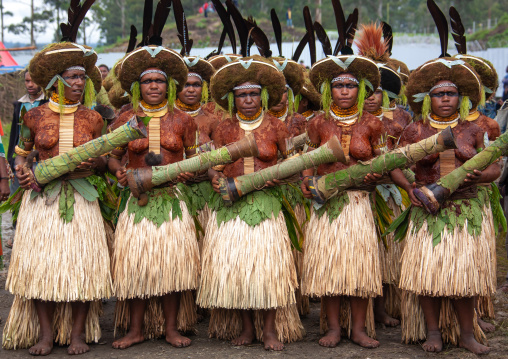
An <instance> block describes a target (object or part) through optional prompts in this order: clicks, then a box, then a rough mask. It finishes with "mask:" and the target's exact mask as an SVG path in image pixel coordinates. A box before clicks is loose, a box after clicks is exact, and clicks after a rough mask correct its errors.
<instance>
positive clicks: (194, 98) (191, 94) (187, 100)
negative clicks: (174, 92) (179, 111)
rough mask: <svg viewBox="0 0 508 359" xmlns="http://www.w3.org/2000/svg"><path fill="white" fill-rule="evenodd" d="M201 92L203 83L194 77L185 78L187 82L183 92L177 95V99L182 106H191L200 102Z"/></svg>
mask: <svg viewBox="0 0 508 359" xmlns="http://www.w3.org/2000/svg"><path fill="white" fill-rule="evenodd" d="M202 90H203V83H202V82H201V80H200V79H199V77H196V76H189V77H187V82H186V83H185V86H184V87H183V90H182V91H181V92H179V93H178V98H179V99H180V101H182V102H183V103H184V104H186V105H189V106H192V105H195V104H197V103H199V101H201V92H202Z"/></svg>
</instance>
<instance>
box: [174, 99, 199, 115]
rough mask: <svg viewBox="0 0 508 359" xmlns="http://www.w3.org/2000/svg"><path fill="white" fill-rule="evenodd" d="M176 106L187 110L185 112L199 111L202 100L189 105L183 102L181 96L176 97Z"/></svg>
mask: <svg viewBox="0 0 508 359" xmlns="http://www.w3.org/2000/svg"><path fill="white" fill-rule="evenodd" d="M175 106H176V108H177V109H179V110H182V111H185V112H191V111H199V109H201V103H200V102H198V103H196V104H194V105H187V104H186V103H183V102H182V101H181V100H180V99H179V98H177V99H176V101H175Z"/></svg>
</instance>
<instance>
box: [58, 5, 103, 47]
mask: <svg viewBox="0 0 508 359" xmlns="http://www.w3.org/2000/svg"><path fill="white" fill-rule="evenodd" d="M94 2H95V0H86V1H85V2H84V3H83V5H81V4H80V0H71V3H70V5H69V9H68V10H67V17H68V18H67V23H66V24H65V23H61V24H60V31H61V32H62V39H61V41H71V42H76V37H77V36H78V29H79V25H81V22H82V21H83V19H84V18H85V15H86V13H87V12H88V10H90V8H91V7H92V5H93V3H94Z"/></svg>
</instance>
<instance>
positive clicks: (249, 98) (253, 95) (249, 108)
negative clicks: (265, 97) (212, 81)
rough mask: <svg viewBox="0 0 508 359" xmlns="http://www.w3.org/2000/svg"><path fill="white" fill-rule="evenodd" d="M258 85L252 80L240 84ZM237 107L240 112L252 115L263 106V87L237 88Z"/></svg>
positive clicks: (248, 115)
mask: <svg viewBox="0 0 508 359" xmlns="http://www.w3.org/2000/svg"><path fill="white" fill-rule="evenodd" d="M246 85H257V84H255V83H252V82H244V83H242V84H239V85H238V86H246ZM234 94H235V107H236V109H237V111H238V112H240V113H241V114H242V115H244V116H247V117H252V116H254V115H255V114H256V113H258V111H259V109H260V108H261V89H258V88H253V89H241V90H235V92H234Z"/></svg>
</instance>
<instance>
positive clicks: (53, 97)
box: [49, 92, 81, 108]
mask: <svg viewBox="0 0 508 359" xmlns="http://www.w3.org/2000/svg"><path fill="white" fill-rule="evenodd" d="M49 101H50V102H52V103H53V104H54V105H57V106H59V101H60V97H59V96H58V94H57V93H56V92H53V93H52V94H51V98H50V99H49ZM80 104H81V102H79V101H70V100H68V99H66V98H64V107H65V108H70V107H78V106H79V105H80Z"/></svg>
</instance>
